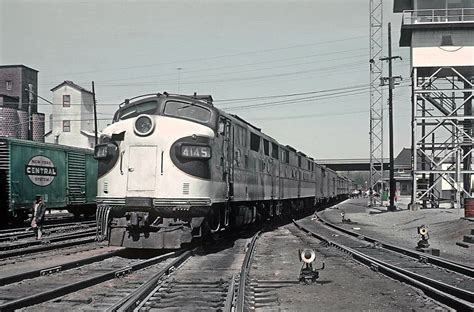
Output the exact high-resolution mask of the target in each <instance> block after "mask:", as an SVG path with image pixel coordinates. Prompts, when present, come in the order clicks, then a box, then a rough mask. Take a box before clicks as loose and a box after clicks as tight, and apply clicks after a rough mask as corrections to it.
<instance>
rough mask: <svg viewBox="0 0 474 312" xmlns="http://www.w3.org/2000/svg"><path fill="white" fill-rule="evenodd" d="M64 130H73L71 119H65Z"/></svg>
mask: <svg viewBox="0 0 474 312" xmlns="http://www.w3.org/2000/svg"><path fill="white" fill-rule="evenodd" d="M63 132H71V121H70V120H63Z"/></svg>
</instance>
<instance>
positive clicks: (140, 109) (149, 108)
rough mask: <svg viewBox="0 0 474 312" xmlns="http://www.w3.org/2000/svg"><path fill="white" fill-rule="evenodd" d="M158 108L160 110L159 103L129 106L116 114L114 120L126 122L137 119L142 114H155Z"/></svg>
mask: <svg viewBox="0 0 474 312" xmlns="http://www.w3.org/2000/svg"><path fill="white" fill-rule="evenodd" d="M157 108H158V102H157V101H148V102H141V103H138V104H136V105H132V106H127V107H124V108H122V109H120V110H119V111H118V112H117V113H116V115H115V117H114V120H115V121H118V120H124V119H128V118H133V117H137V116H138V115H141V114H155V112H156V110H157Z"/></svg>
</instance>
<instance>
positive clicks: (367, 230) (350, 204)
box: [319, 198, 474, 266]
mask: <svg viewBox="0 0 474 312" xmlns="http://www.w3.org/2000/svg"><path fill="white" fill-rule="evenodd" d="M407 202H408V200H407V199H406V198H402V201H401V202H399V203H398V205H397V211H395V212H388V211H387V209H386V208H385V207H376V208H368V207H367V198H358V199H351V200H347V201H345V202H343V203H341V204H338V205H336V206H334V207H332V208H330V209H326V210H324V211H321V212H319V215H320V216H321V217H322V218H323V219H326V220H328V221H330V222H332V223H335V224H337V225H342V226H343V227H345V228H348V229H351V230H354V231H357V232H360V233H361V234H364V235H367V236H370V237H372V238H376V239H379V240H381V241H383V242H387V243H392V244H395V245H399V246H403V247H405V248H408V249H415V247H416V245H417V242H418V241H419V239H420V237H419V235H418V233H417V227H418V226H421V225H426V226H427V227H428V231H429V237H430V238H429V243H430V248H429V249H427V250H426V252H431V249H439V250H440V256H441V257H443V258H446V259H449V260H453V261H457V262H460V263H464V264H466V265H470V266H472V264H473V262H474V252H473V249H474V245H471V246H470V248H464V247H460V246H457V245H456V242H461V241H462V240H463V237H464V235H469V234H470V232H471V229H474V222H472V221H469V220H466V219H465V218H463V216H464V210H462V209H445V208H438V209H421V210H417V211H410V210H408V209H407ZM341 211H344V212H345V218H348V219H350V220H351V221H352V223H351V224H343V223H342V218H341V215H340V213H341Z"/></svg>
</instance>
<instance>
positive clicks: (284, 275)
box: [250, 225, 448, 311]
mask: <svg viewBox="0 0 474 312" xmlns="http://www.w3.org/2000/svg"><path fill="white" fill-rule="evenodd" d="M302 248H314V249H315V250H316V254H317V256H316V262H315V265H314V267H317V268H319V267H321V264H322V262H324V263H325V269H324V270H322V271H321V272H320V278H319V279H318V281H317V282H316V283H313V284H310V285H302V284H299V283H295V282H296V281H297V280H298V277H299V271H300V269H301V265H302V263H301V262H300V261H299V258H298V255H297V251H298V249H302ZM250 278H251V280H252V281H253V284H254V285H255V286H254V289H255V292H256V294H255V296H254V297H255V298H254V300H255V305H256V311H433V310H437V311H441V310H443V311H444V310H448V309H446V308H445V307H443V306H440V305H439V304H438V303H436V302H434V301H432V300H431V299H429V298H427V297H426V296H424V294H423V293H422V292H421V291H418V290H416V289H414V288H412V287H410V286H407V285H405V284H403V283H400V282H398V281H395V280H392V279H390V278H388V277H386V276H384V275H382V274H379V273H376V272H373V271H371V270H370V269H369V268H368V267H366V266H364V265H361V264H359V263H358V262H355V261H354V260H353V259H352V258H351V257H348V256H347V255H346V254H344V253H342V252H340V251H338V250H336V249H335V248H330V247H325V246H323V245H321V244H320V242H319V241H317V240H316V239H314V238H313V237H310V236H308V235H306V234H303V233H302V232H301V231H299V230H298V229H297V228H296V227H294V226H293V225H287V226H285V227H281V228H278V229H276V230H275V231H273V232H267V233H264V234H263V235H262V237H261V238H260V239H259V240H258V241H257V250H256V255H255V257H254V261H253V264H252V271H251V272H250ZM278 281H280V283H278ZM291 282H293V283H291ZM285 283H286V284H285ZM258 285H260V286H258ZM272 285H273V286H276V285H278V286H277V287H272Z"/></svg>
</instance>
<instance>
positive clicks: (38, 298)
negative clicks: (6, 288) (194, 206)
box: [0, 251, 181, 311]
mask: <svg viewBox="0 0 474 312" xmlns="http://www.w3.org/2000/svg"><path fill="white" fill-rule="evenodd" d="M179 253H181V251H175V252H170V253H167V254H164V255H160V256H157V257H154V258H151V259H148V260H143V261H139V262H137V263H135V264H132V265H128V266H125V267H122V268H120V269H114V270H111V271H109V272H106V273H103V274H100V275H98V276H94V277H90V278H87V279H84V280H82V281H78V282H75V283H71V284H68V285H64V286H59V287H57V288H54V289H51V290H46V291H43V292H41V293H37V294H33V295H31V296H27V297H23V298H20V299H16V300H13V301H10V302H6V303H3V304H0V311H13V310H15V309H20V308H24V307H27V306H31V305H34V304H38V303H41V302H45V301H48V300H52V299H55V298H58V297H61V296H64V295H67V294H69V293H72V292H75V291H78V290H81V289H84V288H86V287H91V286H94V285H97V284H99V283H102V282H105V281H108V280H111V279H114V278H116V277H120V276H123V275H125V274H129V273H131V272H133V271H137V270H141V269H143V268H145V267H149V266H151V265H154V264H156V263H159V262H161V261H163V260H165V259H167V258H169V257H172V256H175V255H177V254H179Z"/></svg>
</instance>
